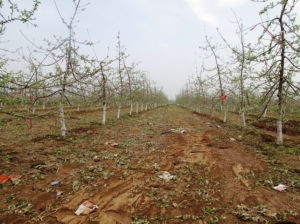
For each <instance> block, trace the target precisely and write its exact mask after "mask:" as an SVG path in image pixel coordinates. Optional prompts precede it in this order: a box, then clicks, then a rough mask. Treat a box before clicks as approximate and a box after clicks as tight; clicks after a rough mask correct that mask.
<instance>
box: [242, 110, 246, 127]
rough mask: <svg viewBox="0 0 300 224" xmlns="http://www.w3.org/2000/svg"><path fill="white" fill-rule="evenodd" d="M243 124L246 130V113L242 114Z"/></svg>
mask: <svg viewBox="0 0 300 224" xmlns="http://www.w3.org/2000/svg"><path fill="white" fill-rule="evenodd" d="M242 122H243V127H244V128H245V127H246V126H247V124H246V118H245V113H244V112H242Z"/></svg>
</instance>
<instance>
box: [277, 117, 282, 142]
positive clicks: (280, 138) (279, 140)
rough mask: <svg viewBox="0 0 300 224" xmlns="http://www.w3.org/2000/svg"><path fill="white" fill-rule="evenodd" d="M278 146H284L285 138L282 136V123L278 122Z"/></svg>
mask: <svg viewBox="0 0 300 224" xmlns="http://www.w3.org/2000/svg"><path fill="white" fill-rule="evenodd" d="M276 144H277V145H282V144H283V136H282V121H281V120H277V140H276Z"/></svg>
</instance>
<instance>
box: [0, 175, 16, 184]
mask: <svg viewBox="0 0 300 224" xmlns="http://www.w3.org/2000/svg"><path fill="white" fill-rule="evenodd" d="M20 179H21V175H15V174H12V175H0V184H4V183H6V182H7V181H9V180H10V181H11V182H12V183H13V184H18V183H19V182H20Z"/></svg>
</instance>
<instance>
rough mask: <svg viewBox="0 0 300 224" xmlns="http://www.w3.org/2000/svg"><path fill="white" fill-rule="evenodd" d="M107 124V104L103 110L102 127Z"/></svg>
mask: <svg viewBox="0 0 300 224" xmlns="http://www.w3.org/2000/svg"><path fill="white" fill-rule="evenodd" d="M105 124H106V103H104V105H103V108H102V125H105Z"/></svg>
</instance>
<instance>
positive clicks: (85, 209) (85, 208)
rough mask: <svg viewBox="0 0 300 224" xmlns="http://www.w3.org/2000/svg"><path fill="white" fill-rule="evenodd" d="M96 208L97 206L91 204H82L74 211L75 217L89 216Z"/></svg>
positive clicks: (86, 202)
mask: <svg viewBox="0 0 300 224" xmlns="http://www.w3.org/2000/svg"><path fill="white" fill-rule="evenodd" d="M97 208H98V206H97V205H95V204H93V203H92V202H89V201H85V202H83V203H82V204H81V205H80V206H79V207H78V208H77V210H76V211H75V214H76V215H89V214H91V213H92V212H94V211H95V210H96V209H97Z"/></svg>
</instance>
